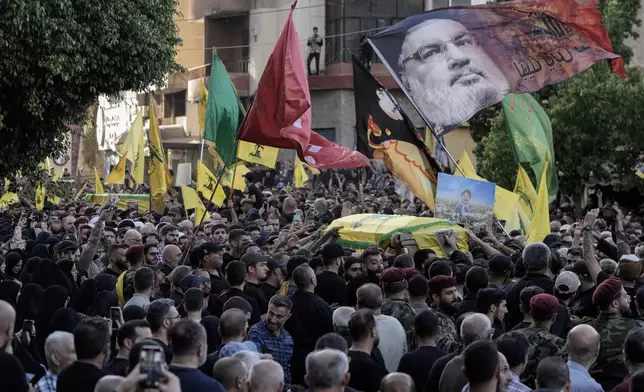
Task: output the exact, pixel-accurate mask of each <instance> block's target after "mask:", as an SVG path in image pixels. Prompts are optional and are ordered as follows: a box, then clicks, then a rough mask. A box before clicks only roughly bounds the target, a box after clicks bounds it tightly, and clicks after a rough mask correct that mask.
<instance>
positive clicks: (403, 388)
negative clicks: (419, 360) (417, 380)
mask: <svg viewBox="0 0 644 392" xmlns="http://www.w3.org/2000/svg"><path fill="white" fill-rule="evenodd" d="M415 390H416V386H415V385H414V380H412V379H411V377H410V376H409V375H408V374H405V373H389V374H388V375H387V376H385V378H383V379H382V382H381V383H380V392H414V391H415Z"/></svg>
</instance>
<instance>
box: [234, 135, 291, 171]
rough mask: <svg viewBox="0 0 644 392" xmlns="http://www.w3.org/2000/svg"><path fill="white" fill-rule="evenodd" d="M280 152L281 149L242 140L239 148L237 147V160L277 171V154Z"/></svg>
mask: <svg viewBox="0 0 644 392" xmlns="http://www.w3.org/2000/svg"><path fill="white" fill-rule="evenodd" d="M279 152H280V149H279V148H275V147H269V146H262V145H261V144H257V143H249V142H245V141H243V140H240V141H239V146H238V147H237V158H239V159H241V160H243V161H246V162H250V163H257V164H260V165H263V166H266V167H270V168H271V169H275V163H276V162H277V154H278V153H279Z"/></svg>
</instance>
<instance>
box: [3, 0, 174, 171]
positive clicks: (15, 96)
mask: <svg viewBox="0 0 644 392" xmlns="http://www.w3.org/2000/svg"><path fill="white" fill-rule="evenodd" d="M177 4H178V0H110V1H103V0H4V1H2V2H0V15H2V16H3V17H2V20H0V48H2V50H3V53H2V56H1V57H0V145H1V146H2V147H1V150H0V151H1V153H2V155H1V156H2V158H0V176H7V175H9V174H11V173H16V172H17V171H18V170H22V171H23V173H29V172H33V171H34V170H35V168H36V167H37V165H38V164H39V163H40V162H42V161H43V160H44V158H45V157H47V156H55V155H56V154H58V153H60V152H61V151H62V149H63V146H64V145H65V144H64V141H65V138H66V134H67V133H68V132H67V125H69V124H79V123H83V122H84V119H85V116H86V114H87V109H88V108H89V107H90V105H92V104H93V103H95V102H96V101H97V97H98V95H99V94H107V95H112V94H116V93H118V92H119V91H123V90H134V91H140V90H144V89H146V88H148V87H149V86H151V85H161V84H163V80H164V77H165V75H166V74H167V73H169V72H174V71H177V70H179V69H180V67H179V66H178V65H177V64H176V63H175V61H174V56H175V54H176V50H175V48H176V47H177V45H180V44H181V40H180V39H179V38H178V31H177V27H176V25H175V23H174V21H173V16H174V15H175V12H176V11H175V9H176V6H177Z"/></svg>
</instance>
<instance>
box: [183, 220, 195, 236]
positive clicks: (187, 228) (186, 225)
mask: <svg viewBox="0 0 644 392" xmlns="http://www.w3.org/2000/svg"><path fill="white" fill-rule="evenodd" d="M193 227H194V225H193V224H192V222H190V221H189V220H184V221H181V222H179V231H181V232H182V233H185V234H186V235H190V234H192V229H193Z"/></svg>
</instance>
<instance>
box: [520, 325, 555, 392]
mask: <svg viewBox="0 0 644 392" xmlns="http://www.w3.org/2000/svg"><path fill="white" fill-rule="evenodd" d="M517 331H518V332H521V333H523V334H524V335H525V337H526V338H527V339H528V342H530V348H529V349H528V363H527V364H526V367H525V370H524V371H523V373H522V374H521V382H522V383H523V384H525V385H526V386H528V387H529V388H532V389H534V388H535V381H536V378H537V365H538V364H539V362H541V360H542V359H544V358H546V357H563V358H564V359H565V357H566V355H567V352H566V343H565V342H564V340H563V339H562V338H560V337H558V336H557V335H553V334H551V333H550V332H548V331H546V330H544V329H541V328H537V327H534V326H530V327H528V328H523V329H519V330H517Z"/></svg>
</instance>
